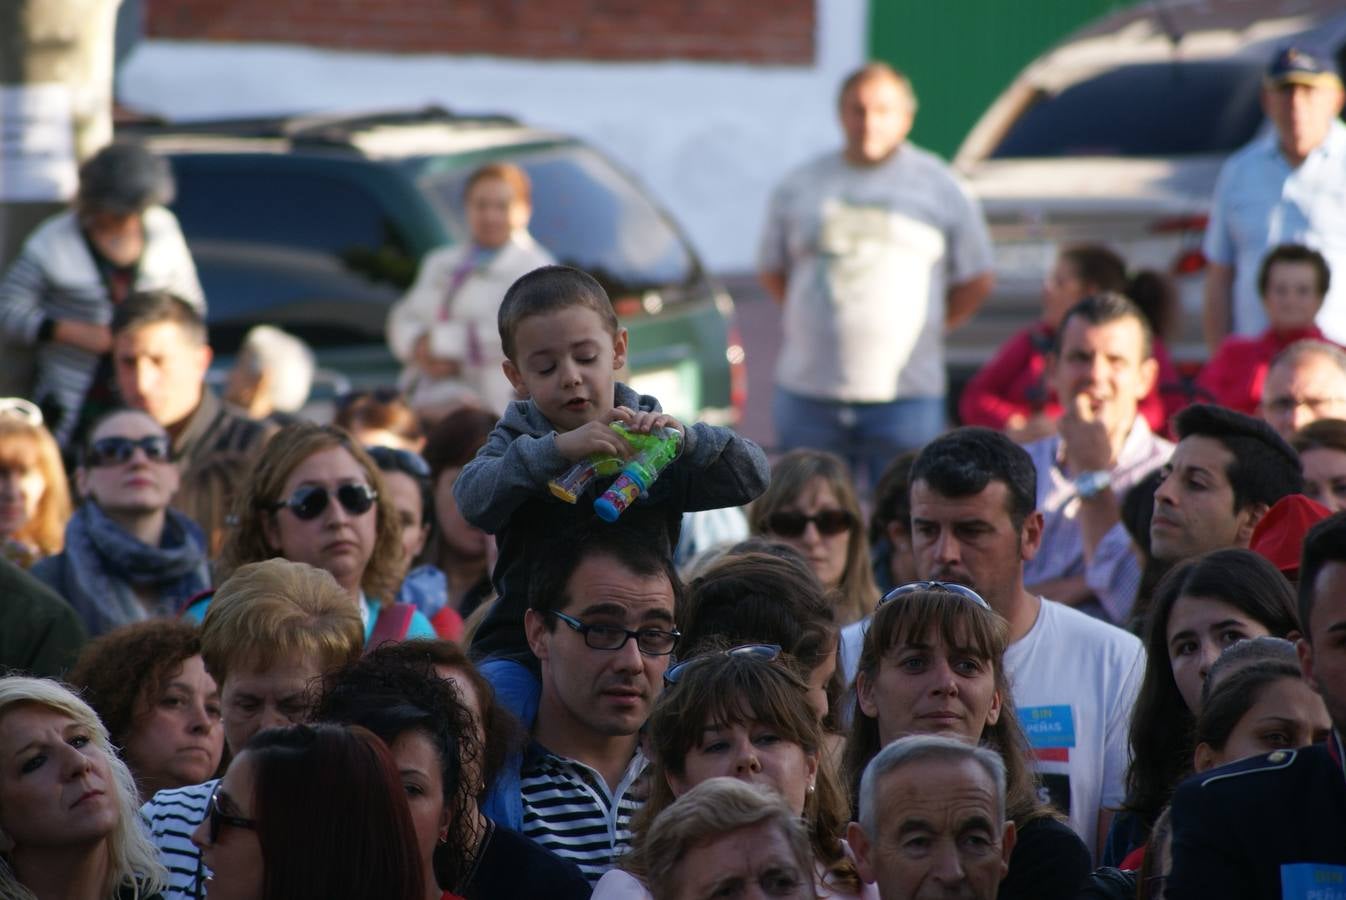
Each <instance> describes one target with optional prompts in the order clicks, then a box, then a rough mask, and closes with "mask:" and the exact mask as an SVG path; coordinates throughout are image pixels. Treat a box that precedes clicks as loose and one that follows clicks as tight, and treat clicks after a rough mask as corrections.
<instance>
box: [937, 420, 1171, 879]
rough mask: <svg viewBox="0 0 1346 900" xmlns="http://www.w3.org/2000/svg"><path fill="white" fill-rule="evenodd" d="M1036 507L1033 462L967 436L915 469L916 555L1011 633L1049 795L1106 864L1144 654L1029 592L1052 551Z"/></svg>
mask: <svg viewBox="0 0 1346 900" xmlns="http://www.w3.org/2000/svg"><path fill="white" fill-rule="evenodd" d="M1036 500H1037V472H1036V470H1035V469H1034V468H1033V461H1032V459H1031V458H1030V457H1029V455H1028V453H1027V451H1025V450H1024V449H1023V448H1022V447H1020V446H1018V445H1017V444H1015V443H1014V442H1013V441H1011V440H1010V439H1009V438H1008V437H1006V436H1005V435H1003V434H1001V433H1000V432H998V431H992V430H990V429H987V428H959V429H957V430H955V431H952V432H950V433H948V434H946V435H944V436H943V437H940V438H937V439H936V440H934V441H932V442H931V443H930V444H928V445H927V446H926V447H925V449H924V450H922V451H921V455H920V456H918V457H917V458H916V462H915V464H914V465H913V467H912V471H911V531H912V549H913V551H914V553H915V556H916V570H917V573H918V574H919V575H920V577H922V578H927V579H930V580H934V581H950V582H956V583H958V584H963V585H967V586H968V587H970V588H973V589H974V590H976V591H977V593H979V594H981V595H982V596H983V597H984V598H986V601H987V602H988V603H990V604H991V608H992V609H994V610H995V611H996V612H998V613H999V614H1000V615H1001V616H1003V617H1004V618H1005V619H1006V621H1007V622H1008V623H1009V642H1010V645H1009V648H1008V649H1007V650H1006V652H1005V668H1006V670H1007V672H1008V674H1009V677H1010V684H1011V688H1012V690H1013V692H1014V704H1015V707H1016V708H1017V710H1018V712H1019V718H1020V721H1021V722H1022V723H1023V726H1024V731H1025V732H1026V733H1027V735H1028V740H1029V743H1030V744H1031V745H1032V747H1033V751H1034V753H1035V755H1036V757H1037V762H1038V766H1037V768H1038V773H1039V775H1040V776H1041V778H1042V790H1043V792H1044V794H1045V795H1047V796H1048V798H1049V799H1050V800H1051V801H1052V802H1053V803H1054V804H1055V805H1057V806H1058V808H1060V809H1061V811H1062V812H1064V813H1067V814H1068V815H1069V817H1070V824H1071V827H1073V828H1074V829H1075V831H1076V832H1077V833H1078V834H1079V836H1080V838H1081V839H1082V840H1083V841H1084V842H1085V844H1086V845H1087V846H1088V847H1089V850H1090V852H1091V853H1093V854H1094V855H1095V857H1096V856H1097V850H1098V848H1099V847H1101V846H1102V844H1103V841H1104V838H1105V837H1106V835H1107V830H1108V826H1109V824H1110V823H1111V821H1112V815H1113V812H1114V811H1115V810H1116V809H1117V808H1118V807H1120V806H1121V804H1122V802H1123V800H1124V799H1125V775H1126V766H1127V757H1128V751H1127V733H1128V729H1129V728H1130V724H1131V708H1132V706H1133V705H1134V703H1135V699H1136V693H1137V691H1138V690H1139V689H1140V680H1141V675H1142V673H1143V671H1144V668H1145V661H1144V649H1143V648H1142V646H1141V643H1140V641H1139V640H1137V639H1136V638H1135V637H1134V636H1133V635H1131V634H1128V633H1127V632H1125V631H1122V630H1121V629H1120V628H1114V627H1113V626H1111V625H1108V624H1106V623H1104V622H1101V621H1099V620H1098V619H1095V618H1092V617H1090V616H1087V615H1085V614H1084V613H1081V612H1079V611H1077V610H1074V609H1071V608H1070V607H1068V606H1065V605H1064V604H1061V603H1056V602H1053V601H1051V600H1048V599H1045V598H1043V597H1039V596H1036V595H1035V594H1031V593H1029V592H1028V591H1026V590H1025V589H1024V582H1023V572H1024V563H1026V562H1027V561H1029V560H1031V559H1032V558H1033V556H1034V555H1035V554H1036V553H1037V552H1038V549H1039V545H1040V543H1041V541H1042V513H1041V512H1039V511H1038V510H1037V509H1036Z"/></svg>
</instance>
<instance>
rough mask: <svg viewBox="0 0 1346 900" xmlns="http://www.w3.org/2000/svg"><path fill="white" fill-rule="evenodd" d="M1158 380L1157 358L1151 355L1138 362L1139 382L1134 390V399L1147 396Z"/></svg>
mask: <svg viewBox="0 0 1346 900" xmlns="http://www.w3.org/2000/svg"><path fill="white" fill-rule="evenodd" d="M1158 381H1159V360H1157V359H1155V358H1154V357H1153V356H1151V357H1150V358H1149V359H1146V360H1143V361H1141V364H1140V384H1138V385H1137V386H1136V387H1137V390H1136V394H1137V397H1136V400H1137V401H1139V400H1141V399H1142V398H1144V397H1147V396H1149V394H1150V392H1151V391H1153V390H1154V386H1155V384H1156V383H1157V382H1158Z"/></svg>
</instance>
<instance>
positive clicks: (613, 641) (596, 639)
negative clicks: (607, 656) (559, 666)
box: [551, 609, 682, 656]
mask: <svg viewBox="0 0 1346 900" xmlns="http://www.w3.org/2000/svg"><path fill="white" fill-rule="evenodd" d="M551 614H552V615H553V616H555V617H556V618H558V619H560V620H561V621H562V622H564V623H566V624H567V625H569V626H570V627H571V628H573V629H574V630H575V631H578V632H579V633H580V634H582V635H584V643H585V644H586V645H588V646H589V647H591V648H593V649H594V650H620V649H622V648H623V647H625V646H626V642H627V641H629V640H631V639H632V638H635V641H636V646H637V647H638V648H639V649H640V652H641V653H644V654H645V655H646V656H668V654H670V653H672V652H673V648H674V647H676V646H677V645H678V638H680V637H682V632H680V631H678V630H677V629H676V628H675V629H673V630H672V631H664V630H663V629H660V628H642V629H640V630H639V631H631V630H629V629H626V628H622V627H620V626H618V625H590V624H588V623H587V622H581V621H580V620H579V619H576V618H575V617H574V616H568V615H566V614H565V613H563V612H557V611H556V610H554V609H553V610H551Z"/></svg>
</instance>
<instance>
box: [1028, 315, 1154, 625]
mask: <svg viewBox="0 0 1346 900" xmlns="http://www.w3.org/2000/svg"><path fill="white" fill-rule="evenodd" d="M1152 341H1153V336H1152V334H1151V333H1150V325H1149V322H1148V321H1147V320H1146V318H1145V315H1144V313H1142V312H1141V311H1140V310H1139V309H1138V308H1137V307H1136V305H1135V304H1134V303H1132V302H1131V301H1130V300H1128V299H1127V298H1125V297H1123V296H1122V295H1120V294H1099V295H1097V296H1094V297H1089V298H1088V299H1086V300H1083V301H1081V302H1080V303H1078V304H1077V305H1076V306H1075V307H1073V308H1072V309H1071V310H1070V311H1069V312H1067V313H1066V316H1065V318H1064V319H1063V320H1062V321H1061V327H1060V328H1059V329H1058V330H1057V336H1056V346H1055V347H1054V348H1053V350H1052V353H1051V356H1050V357H1049V360H1048V365H1049V369H1048V371H1049V377H1050V378H1051V382H1052V387H1053V388H1055V390H1056V395H1057V396H1058V397H1060V398H1061V404H1062V407H1063V412H1062V415H1061V418H1060V419H1058V420H1057V424H1056V428H1057V432H1058V433H1057V434H1056V435H1055V436H1053V437H1049V438H1043V439H1042V440H1040V441H1035V442H1033V443H1031V444H1029V445H1028V446H1027V447H1026V448H1025V449H1026V450H1027V451H1028V455H1029V456H1031V457H1032V458H1033V467H1034V468H1035V469H1037V473H1038V509H1040V510H1041V511H1042V515H1043V526H1042V547H1041V549H1039V551H1038V554H1037V556H1035V557H1033V559H1032V560H1030V561H1029V562H1028V563H1026V564H1025V565H1024V581H1025V582H1026V583H1027V584H1028V585H1029V590H1030V591H1032V592H1034V593H1037V594H1042V595H1043V596H1047V597H1051V598H1052V599H1053V600H1059V601H1060V602H1062V603H1069V604H1070V605H1072V606H1076V607H1079V608H1080V609H1082V610H1083V611H1085V612H1088V613H1090V614H1091V615H1095V616H1098V617H1100V618H1103V619H1106V620H1108V621H1112V622H1118V623H1121V622H1125V621H1126V619H1127V617H1128V615H1129V614H1130V611H1131V602H1130V601H1131V599H1132V598H1134V596H1135V590H1136V578H1135V576H1136V574H1138V573H1136V572H1135V570H1134V569H1133V568H1132V567H1126V566H1116V565H1112V564H1110V560H1109V559H1108V558H1106V557H1102V558H1100V557H1099V554H1098V552H1097V551H1098V547H1099V545H1100V544H1101V543H1102V541H1103V538H1104V537H1105V536H1106V535H1107V534H1108V532H1109V531H1111V530H1113V529H1116V530H1117V531H1118V532H1119V533H1121V537H1122V539H1123V540H1124V539H1125V529H1124V528H1123V527H1122V525H1121V521H1120V511H1119V507H1120V504H1121V501H1122V497H1123V496H1125V494H1126V491H1128V490H1129V489H1130V488H1131V487H1132V486H1134V485H1135V484H1136V483H1137V482H1138V481H1140V480H1141V479H1143V478H1144V477H1145V476H1146V475H1148V474H1149V473H1150V472H1152V471H1154V470H1155V469H1157V468H1159V467H1160V466H1162V465H1163V464H1164V463H1165V462H1167V461H1168V457H1169V454H1171V453H1172V452H1173V445H1172V444H1171V443H1169V442H1168V441H1166V440H1164V439H1163V438H1160V437H1156V436H1155V434H1154V433H1153V432H1152V431H1150V427H1149V424H1148V423H1147V422H1146V421H1145V417H1144V416H1141V415H1138V414H1137V411H1138V409H1139V407H1140V401H1141V398H1143V397H1144V396H1145V395H1146V394H1148V393H1149V391H1150V389H1151V388H1152V387H1153V386H1154V382H1155V378H1156V377H1157V375H1158V369H1159V366H1158V364H1157V363H1156V362H1155V360H1154V357H1153V356H1152V355H1151V352H1150V351H1151V344H1152Z"/></svg>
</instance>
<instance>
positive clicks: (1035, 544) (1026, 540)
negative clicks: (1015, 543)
mask: <svg viewBox="0 0 1346 900" xmlns="http://www.w3.org/2000/svg"><path fill="white" fill-rule="evenodd" d="M1041 546H1042V511H1041V510H1037V509H1035V510H1033V511H1032V512H1031V513H1029V514H1028V516H1027V517H1026V518H1025V519H1024V524H1023V528H1022V529H1021V530H1020V533H1019V555H1020V557H1022V558H1023V561H1024V562H1028V561H1029V560H1031V559H1032V558H1033V557H1035V556H1037V555H1038V548H1039V547H1041Z"/></svg>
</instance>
